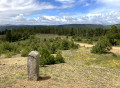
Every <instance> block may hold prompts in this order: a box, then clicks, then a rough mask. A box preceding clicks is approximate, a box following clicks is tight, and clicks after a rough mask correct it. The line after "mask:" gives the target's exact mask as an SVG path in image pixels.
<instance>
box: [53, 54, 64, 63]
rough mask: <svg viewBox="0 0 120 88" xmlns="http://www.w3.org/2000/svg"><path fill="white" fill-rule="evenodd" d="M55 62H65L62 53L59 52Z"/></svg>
mask: <svg viewBox="0 0 120 88" xmlns="http://www.w3.org/2000/svg"><path fill="white" fill-rule="evenodd" d="M55 63H56V64H59V63H65V60H64V58H63V57H62V55H61V53H60V52H58V53H57V55H56V58H55Z"/></svg>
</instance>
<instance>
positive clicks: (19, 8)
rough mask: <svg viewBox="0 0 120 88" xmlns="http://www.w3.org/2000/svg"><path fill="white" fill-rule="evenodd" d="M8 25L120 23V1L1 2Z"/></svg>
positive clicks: (3, 21) (0, 12) (2, 19)
mask: <svg viewBox="0 0 120 88" xmlns="http://www.w3.org/2000/svg"><path fill="white" fill-rule="evenodd" d="M4 24H16V25H19V24H25V25H58V24H120V0H0V25H4Z"/></svg>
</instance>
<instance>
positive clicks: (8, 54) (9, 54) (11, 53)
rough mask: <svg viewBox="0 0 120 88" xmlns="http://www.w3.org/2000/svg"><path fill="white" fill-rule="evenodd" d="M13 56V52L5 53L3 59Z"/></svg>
mask: <svg viewBox="0 0 120 88" xmlns="http://www.w3.org/2000/svg"><path fill="white" fill-rule="evenodd" d="M13 55H15V53H14V52H7V53H6V54H5V57H6V58H11V57H12V56H13Z"/></svg>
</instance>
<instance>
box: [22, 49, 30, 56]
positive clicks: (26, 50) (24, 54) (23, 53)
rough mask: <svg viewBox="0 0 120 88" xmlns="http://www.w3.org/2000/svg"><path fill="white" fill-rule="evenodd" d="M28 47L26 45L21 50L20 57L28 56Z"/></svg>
mask: <svg viewBox="0 0 120 88" xmlns="http://www.w3.org/2000/svg"><path fill="white" fill-rule="evenodd" d="M30 51H31V50H30V49H29V48H28V47H27V48H25V49H24V50H23V51H22V52H21V56H22V57H27V56H28V54H29V53H30Z"/></svg>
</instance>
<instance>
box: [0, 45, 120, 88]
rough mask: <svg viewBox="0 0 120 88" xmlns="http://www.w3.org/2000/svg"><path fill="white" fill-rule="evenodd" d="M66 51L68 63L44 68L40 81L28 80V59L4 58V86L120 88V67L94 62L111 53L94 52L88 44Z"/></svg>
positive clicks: (0, 81)
mask: <svg viewBox="0 0 120 88" xmlns="http://www.w3.org/2000/svg"><path fill="white" fill-rule="evenodd" d="M62 53H63V56H64V57H65V59H66V63H63V64H56V65H50V66H46V67H40V76H41V77H42V78H41V79H40V80H39V81H37V82H35V81H27V66H26V65H27V58H22V57H20V56H19V55H18V56H15V57H13V58H9V59H8V58H5V59H3V58H1V59H0V88H120V70H119V69H118V68H116V67H111V66H106V65H104V64H103V62H101V63H102V64H103V65H101V64H100V63H98V64H97V63H96V62H94V61H96V60H97V59H98V60H100V61H104V60H103V59H106V57H109V55H108V56H106V55H103V56H100V55H94V54H91V53H90V49H87V48H84V47H81V48H80V49H78V50H66V51H63V52H62ZM101 58H102V59H101ZM116 61H119V60H117V59H116ZM88 62H90V63H89V64H88ZM98 62H99V61H98ZM106 63H108V64H109V61H107V60H106ZM118 66H120V64H119V65H118Z"/></svg>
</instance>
